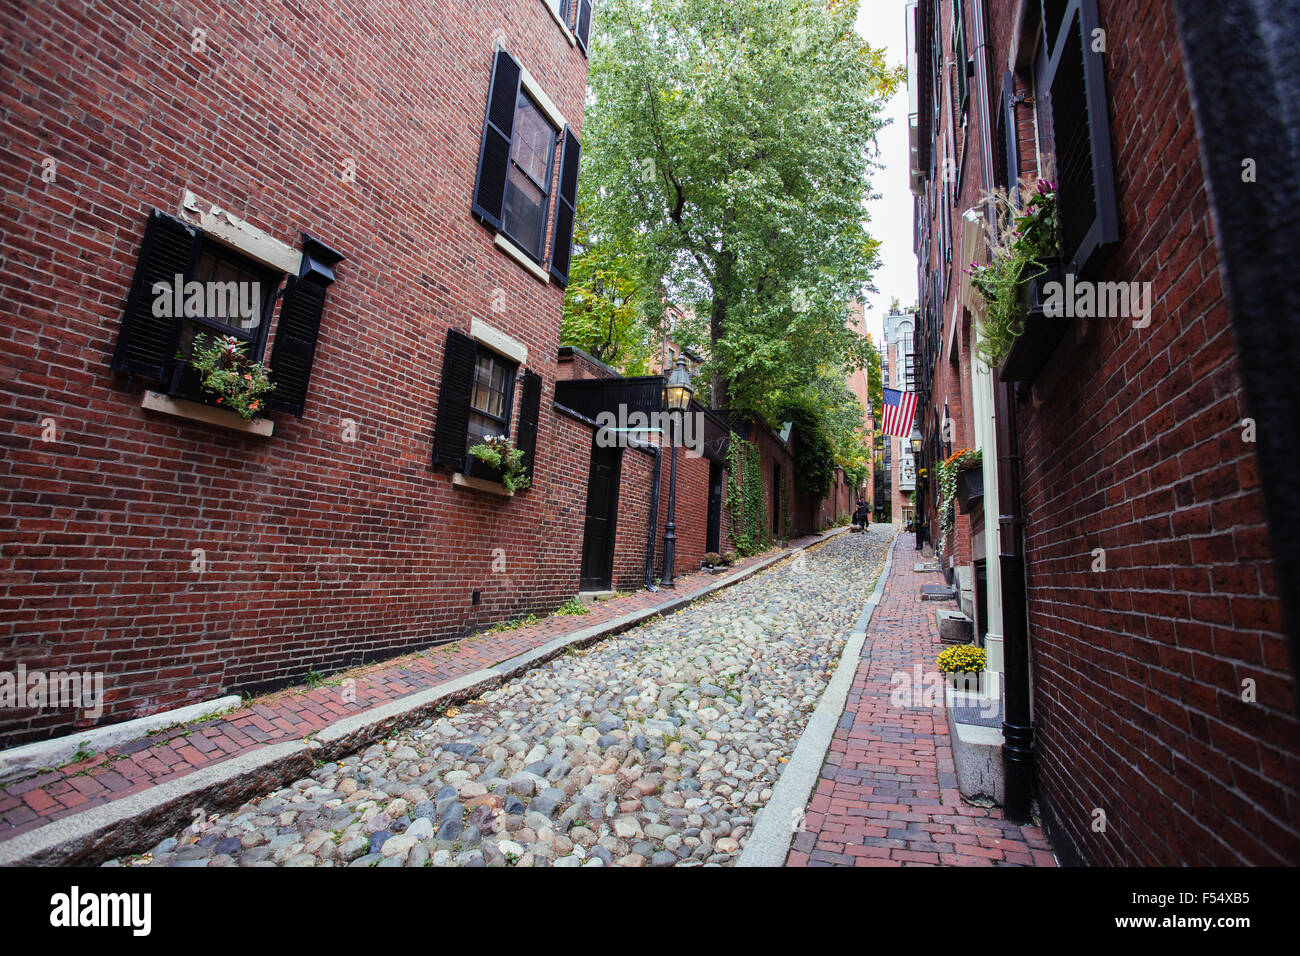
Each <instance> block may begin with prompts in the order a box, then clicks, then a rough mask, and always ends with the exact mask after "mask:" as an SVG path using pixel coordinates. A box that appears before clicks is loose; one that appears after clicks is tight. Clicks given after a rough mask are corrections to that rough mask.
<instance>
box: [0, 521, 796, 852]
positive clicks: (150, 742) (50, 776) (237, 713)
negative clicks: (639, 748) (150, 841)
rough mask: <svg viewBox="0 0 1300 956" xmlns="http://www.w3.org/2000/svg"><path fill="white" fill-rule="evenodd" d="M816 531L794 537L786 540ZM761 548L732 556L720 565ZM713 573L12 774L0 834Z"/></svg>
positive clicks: (453, 673)
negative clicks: (345, 690)
mask: <svg viewBox="0 0 1300 956" xmlns="http://www.w3.org/2000/svg"><path fill="white" fill-rule="evenodd" d="M817 539H818V538H817V536H810V537H806V538H800V539H797V540H795V541H792V542H791V546H792V547H798V546H800V545H802V544H806V543H808V542H810V541H815V540H817ZM771 556H772V555H771V554H770V553H769V554H766V555H756V556H754V557H750V558H746V559H744V560H742V561H737V562H736V563H735V564H734V565H733V566H732V570H731V571H730V572H728V574H731V573H735V572H736V571H738V570H743V569H744V568H746V567H749V566H751V565H753V564H755V563H757V562H759V561H762V560H764V559H766V558H769V557H771ZM717 580H718V579H717V578H716V577H714V576H713V575H710V574H707V573H704V572H696V573H694V574H688V575H678V577H677V582H676V583H677V587H676V589H675V590H672V591H659V592H657V593H656V592H650V591H645V590H641V591H635V592H632V593H630V594H622V595H618V596H615V597H613V598H610V599H609V600H605V601H600V602H598V603H596V604H594V605H591V606H590V608H589V610H588V613H587V614H584V615H572V616H555V617H549V618H545V619H543V620H540V621H539V622H538V623H536V624H533V625H529V626H527V627H518V628H516V629H514V630H509V631H498V632H496V633H480V634H477V635H475V636H472V637H467V638H465V639H463V640H460V641H455V642H452V643H448V644H442V645H439V646H435V647H433V648H431V649H429V650H426V651H423V652H420V653H417V654H409V655H405V656H403V657H400V658H394V659H392V660H389V661H385V662H381V663H378V664H373V665H369V666H367V667H364V668H358V669H356V670H352V671H348V672H347V673H348V676H349V677H351V678H353V679H354V680H355V681H356V685H355V700H353V701H350V702H344V701H343V699H342V694H341V693H340V691H339V688H338V687H337V686H330V685H321V686H318V687H316V688H314V689H307V688H305V687H294V688H290V689H288V690H284V691H280V692H278V693H275V694H270V695H267V696H264V697H259V698H257V699H255V700H253V701H250V702H249V703H248V704H246V705H245V706H243V707H241V708H239V709H238V710H234V711H231V712H230V713H228V714H225V715H223V716H221V717H217V718H212V719H209V720H205V721H196V722H193V723H189V724H186V725H182V726H176V727H170V728H167V729H165V730H162V731H160V732H157V733H154V734H153V735H151V736H148V737H142V738H140V739H138V740H134V741H130V742H128V743H126V744H122V745H120V746H118V747H114V748H112V749H109V750H107V751H105V752H104V753H102V754H96V755H95V756H93V757H90V758H88V759H86V760H84V761H80V762H76V763H70V764H66V765H64V766H62V767H59V768H57V769H53V770H50V771H48V772H46V773H42V774H39V775H36V776H29V777H25V778H22V779H19V780H16V781H14V782H11V783H10V784H8V785H6V786H4V787H3V788H0V840H3V839H6V838H9V837H12V836H15V835H17V834H18V833H21V832H23V831H26V830H30V829H33V828H34V827H37V826H40V825H41V824H44V823H48V822H50V821H51V820H55V819H57V818H59V817H63V816H67V815H69V814H72V813H79V812H81V811H83V810H87V809H89V808H90V807H93V806H97V805H99V804H103V803H107V802H109V801H111V800H115V799H118V798H121V797H124V796H126V795H128V794H132V793H136V792H138V791H141V790H145V789H147V788H149V787H151V786H153V785H154V784H157V783H160V782H162V781H166V780H172V779H175V778H177V777H181V776H184V775H185V774H187V773H191V772H193V771H194V770H195V769H197V768H199V767H204V766H207V765H209V764H213V763H217V762H219V761H222V760H227V759H229V758H230V757H233V756H235V755H236V754H239V753H242V752H244V751H247V750H253V749H256V748H258V747H262V746H265V745H267V744H272V743H278V742H281V741H285V740H300V739H302V738H303V737H306V736H307V735H308V734H311V733H314V732H318V731H320V730H322V729H324V728H325V727H328V726H329V725H330V724H332V723H334V722H335V721H336V720H339V719H341V718H343V717H348V716H351V715H353V714H358V713H361V712H363V711H366V710H369V709H371V708H373V707H376V706H378V705H380V704H384V703H387V702H389V701H392V700H396V699H398V698H400V697H406V696H408V695H410V694H414V693H416V692H418V691H422V690H425V689H427V688H430V687H435V686H437V685H439V684H442V683H445V682H447V681H450V680H453V679H455V678H457V677H462V676H464V675H465V674H470V673H473V672H474V671H476V670H480V669H482V668H485V667H491V666H492V665H494V664H499V663H501V662H502V661H507V660H509V659H510V658H512V657H515V656H517V655H519V654H522V653H525V652H526V651H530V650H533V649H534V648H537V647H540V646H541V645H543V644H545V643H547V642H548V641H551V640H554V639H555V638H557V637H559V636H561V635H564V634H570V633H573V632H575V631H579V630H582V629H583V628H587V627H590V626H592V625H594V624H601V623H605V622H607V621H611V620H613V619H615V618H617V617H620V616H622V615H624V614H628V613H631V612H633V611H638V610H645V609H648V608H654V607H659V606H663V605H666V604H669V603H671V602H673V601H675V600H678V599H679V598H681V597H683V596H684V595H687V594H690V593H691V592H693V591H697V590H699V589H700V588H703V587H706V586H707V585H708V584H710V583H711V582H714V581H717Z"/></svg>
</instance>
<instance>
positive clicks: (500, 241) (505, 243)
mask: <svg viewBox="0 0 1300 956" xmlns="http://www.w3.org/2000/svg"><path fill="white" fill-rule="evenodd" d="M493 243H494V244H495V245H496V247H497V248H498V249H500V250H501V251H502V252H504V253H505V254H506V255H508V256H509V257H510V258H511V259H514V260H515V261H516V262H518V263H519V264H520V265H521V266H523V267H524V268H525V269H527V270H528V271H529V272H531V273H532V274H533V278H535V279H536V280H537V281H538V282H550V281H551V277H550V276H549V275H548V274H547V272H546V270H545V269H543V268H542V267H541V266H539V265H538V264H537V263H536V262H534V261H533V260H532V259H530V258H528V253H526V252H524V250H522V249H520V248H519V247H518V246H517V245H515V244H514V243H513V242H511V241H510V240H509V239H508V238H507V237H506V236H505V235H504V234H503V233H500V232H498V233H497V236H496V239H494V240H493Z"/></svg>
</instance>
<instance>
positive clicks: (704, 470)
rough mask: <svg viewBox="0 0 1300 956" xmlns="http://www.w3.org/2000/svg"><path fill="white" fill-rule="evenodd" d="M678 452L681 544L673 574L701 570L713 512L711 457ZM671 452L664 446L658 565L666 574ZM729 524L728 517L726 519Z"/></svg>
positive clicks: (676, 549) (677, 517)
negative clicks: (709, 520)
mask: <svg viewBox="0 0 1300 956" xmlns="http://www.w3.org/2000/svg"><path fill="white" fill-rule="evenodd" d="M675 452H676V455H677V506H676V508H675V509H674V514H673V522H674V524H675V525H676V534H677V543H676V544H675V545H674V551H673V573H674V574H688V573H690V572H692V571H698V570H699V569H700V564H701V562H703V560H704V552H705V547H704V545H705V542H706V541H707V537H706V534H707V531H708V527H707V522H708V514H709V460H708V459H707V458H705V457H703V456H695V455H692V454H691V453H690V450H689V449H687V448H681V447H678V448H677V449H675ZM670 464H671V455H670V454H669V449H667V448H665V449H664V457H663V477H662V478H661V483H660V496H661V497H660V500H659V537H658V539H657V541H656V543H655V567H656V568H657V569H658V573H659V574H661V575H662V573H663V559H664V555H663V541H664V531H665V529H666V527H667V523H668V486H669V467H670ZM724 523H725V518H724Z"/></svg>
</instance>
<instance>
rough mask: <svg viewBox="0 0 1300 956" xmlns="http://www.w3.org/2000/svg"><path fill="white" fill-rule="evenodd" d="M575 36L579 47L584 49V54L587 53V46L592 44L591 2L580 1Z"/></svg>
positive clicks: (588, 0) (587, 0)
mask: <svg viewBox="0 0 1300 956" xmlns="http://www.w3.org/2000/svg"><path fill="white" fill-rule="evenodd" d="M573 35H574V36H575V37H576V38H577V40H578V46H580V47H582V52H583V53H586V52H587V45H588V44H589V43H590V42H591V0H578V22H577V24H576V26H575V29H574V31H573Z"/></svg>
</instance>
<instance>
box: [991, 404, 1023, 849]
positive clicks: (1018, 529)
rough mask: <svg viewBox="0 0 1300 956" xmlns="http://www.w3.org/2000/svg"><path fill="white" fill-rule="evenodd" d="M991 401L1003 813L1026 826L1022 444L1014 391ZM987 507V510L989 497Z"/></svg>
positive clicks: (1009, 818)
mask: <svg viewBox="0 0 1300 956" xmlns="http://www.w3.org/2000/svg"><path fill="white" fill-rule="evenodd" d="M995 400H996V402H997V419H996V422H997V437H996V439H995V443H996V445H997V450H998V502H997V505H998V552H999V556H998V568H999V570H1000V572H1001V577H1002V658H1003V667H1004V670H1003V676H1004V678H1005V680H1006V697H1005V699H1004V701H1003V723H1002V740H1003V743H1002V766H1003V770H1004V773H1005V776H1006V781H1005V784H1006V794H1005V799H1004V800H1003V812H1004V813H1005V815H1006V818H1007V819H1008V820H1011V821H1013V822H1015V823H1027V822H1028V821H1029V819H1030V810H1031V804H1032V802H1033V794H1034V727H1033V723H1032V710H1031V704H1030V699H1029V620H1028V613H1027V602H1026V598H1025V550H1024V548H1025V542H1024V525H1025V522H1024V516H1023V514H1022V513H1021V503H1020V442H1019V439H1018V437H1017V424H1016V396H1015V386H1014V385H1013V384H1011V383H1010V382H999V383H998V385H997V389H996V392H995ZM985 502H986V507H987V497H986V499H985ZM986 533H987V532H986Z"/></svg>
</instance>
